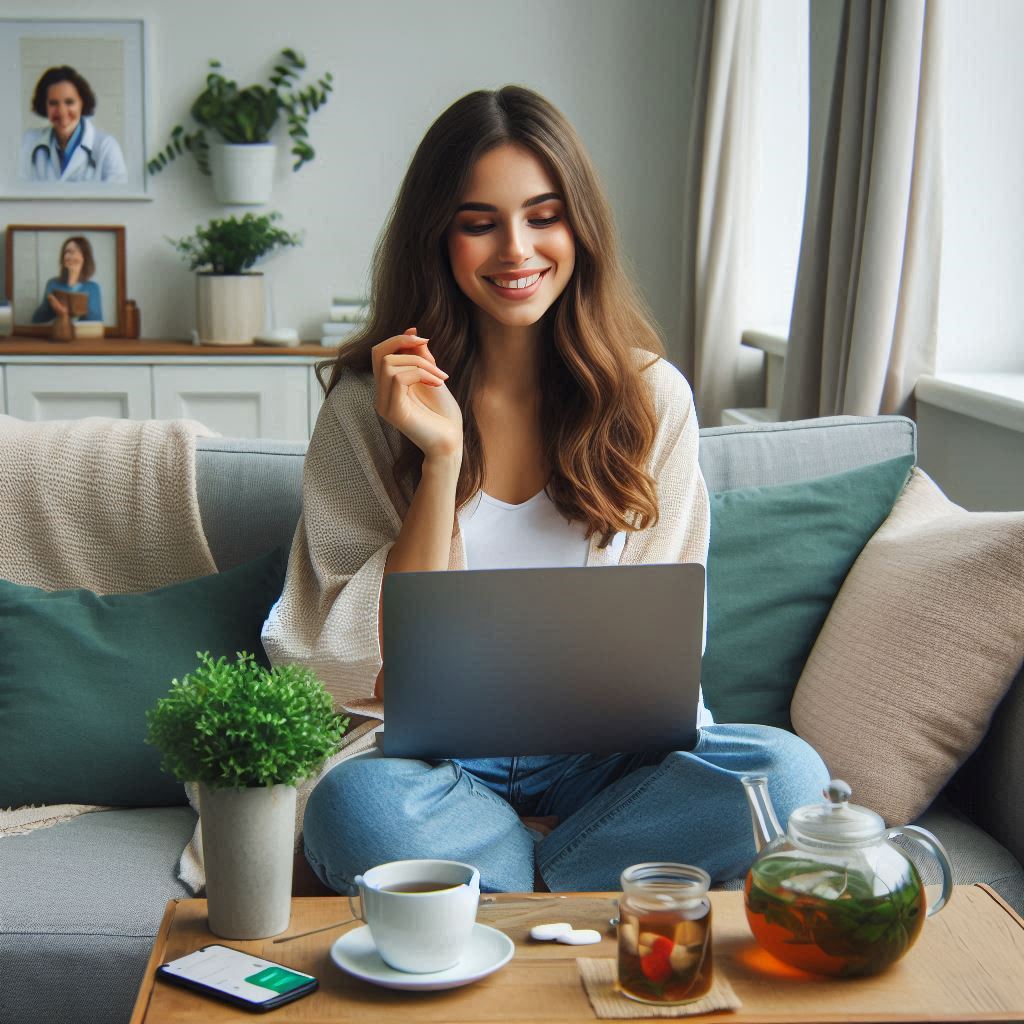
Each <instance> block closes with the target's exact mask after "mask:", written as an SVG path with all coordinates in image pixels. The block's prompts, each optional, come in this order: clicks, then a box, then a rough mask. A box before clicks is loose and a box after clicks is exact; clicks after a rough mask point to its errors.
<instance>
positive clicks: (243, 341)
mask: <svg viewBox="0 0 1024 1024" xmlns="http://www.w3.org/2000/svg"><path fill="white" fill-rule="evenodd" d="M280 217H281V215H280V214H278V213H263V214H260V215H258V216H257V215H256V214H252V213H247V214H246V215H245V216H244V217H241V218H238V217H225V218H223V219H220V220H211V221H210V223H209V224H207V225H206V227H203V226H201V225H197V227H196V232H195V234H194V235H188V236H186V237H185V238H178V239H174V238H168V239H167V240H168V241H169V242H170V243H171V245H173V246H174V248H175V249H176V250H177V251H178V254H179V255H180V256H181V257H182V259H184V260H185V262H186V263H187V264H188V267H189V270H195V271H198V274H197V277H196V281H197V286H196V287H197V292H198V296H197V300H196V320H197V323H196V329H197V332H198V334H199V339H200V341H202V342H203V344H207V345H251V344H252V342H253V340H254V338H256V337H257V336H258V335H259V334H261V333H262V332H263V328H264V322H263V321H264V310H265V306H264V299H263V275H262V274H261V273H259V272H258V271H257V272H254V271H252V269H251V268H252V267H253V266H254V265H255V264H256V263H258V262H259V261H260V260H262V259H265V258H266V257H267V256H269V255H270V254H271V253H273V252H275V251H276V250H278V249H286V248H288V247H290V246H293V245H298V244H299V237H298V235H293V234H290V233H289V232H287V231H284V230H282V229H281V228H279V227H276V226H275V222H276V221H278V220H280Z"/></svg>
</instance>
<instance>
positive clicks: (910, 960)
mask: <svg viewBox="0 0 1024 1024" xmlns="http://www.w3.org/2000/svg"><path fill="white" fill-rule="evenodd" d="M711 897H712V907H713V942H714V947H713V948H714V956H715V970H716V972H719V971H721V972H723V973H724V974H725V975H726V976H727V977H728V978H729V980H730V982H731V983H732V986H733V988H734V989H735V991H736V994H737V995H738V996H739V997H740V999H741V1000H742V1001H743V1006H742V1008H741V1009H739V1010H738V1011H736V1012H734V1013H720V1014H713V1015H710V1016H711V1017H713V1019H715V1020H716V1021H719V1020H720V1021H724V1022H728V1024H783V1022H787V1024H790V1022H804V1021H807V1022H811V1021H820V1022H825V1024H838V1022H844V1024H846V1022H859V1021H865V1022H868V1021H870V1022H881V1021H901V1022H902V1021H981V1020H1003V1021H1005V1020H1022V1019H1024V920H1022V919H1021V918H1020V917H1019V916H1018V915H1017V914H1015V913H1014V911H1013V910H1012V909H1011V908H1010V907H1009V906H1008V905H1007V904H1006V903H1005V902H1004V901H1003V900H1002V899H1000V897H999V896H998V895H997V894H996V893H994V892H993V891H992V890H991V889H989V888H988V887H987V886H981V885H977V886H958V887H957V888H956V890H955V892H954V895H953V898H952V899H951V900H950V902H949V905H948V906H947V907H946V908H945V909H944V910H943V911H942V912H941V913H940V914H938V915H936V916H935V917H934V918H932V919H931V920H929V921H927V922H926V923H925V927H924V930H923V932H922V934H921V937H920V938H919V939H918V941H917V943H916V945H915V946H914V948H913V949H911V951H910V952H909V953H908V954H907V955H906V956H905V957H904V958H903V959H902V960H900V961H899V962H898V963H896V964H895V965H894V966H893V967H892V968H890V969H889V970H888V971H886V972H885V973H883V974H881V975H879V976H877V977H875V978H857V979H846V980H834V979H828V978H818V977H814V976H812V975H808V974H804V973H803V972H801V971H798V970H796V969H795V968H790V967H787V966H785V965H784V964H781V963H780V962H778V961H777V960H775V959H774V958H772V957H771V956H769V954H767V953H765V952H763V951H762V950H761V949H760V948H759V947H758V946H757V945H756V944H755V942H754V940H753V938H752V936H751V934H750V930H749V928H748V927H747V923H746V918H745V915H744V911H743V898H742V893H739V892H713V893H712V894H711ZM617 898H618V894H617V893H573V894H568V895H558V894H551V895H547V894H540V893H535V894H517V893H508V894H502V895H500V896H488V895H485V896H483V897H482V898H481V904H480V912H479V914H478V918H477V919H478V920H479V921H481V922H482V923H484V924H488V925H491V926H493V927H495V928H499V929H501V930H502V931H504V932H505V933H506V934H508V935H509V936H510V937H511V938H512V939H513V940H514V942H515V945H516V952H515V956H514V958H513V959H512V960H511V961H510V962H509V963H508V964H506V965H505V967H503V968H502V969H501V970H499V971H497V972H496V973H495V974H492V975H490V976H489V977H487V978H484V979H482V980H481V981H478V982H476V983H475V984H472V985H468V986H466V987H464V988H457V989H450V990H448V991H442V992H396V991H392V990H389V989H383V988H378V987H376V986H374V985H371V984H368V983H366V982H363V981H360V980H358V979H356V978H353V977H350V976H349V975H347V974H345V973H344V972H343V971H341V970H340V969H339V968H337V967H336V966H335V965H334V963H333V962H332V960H331V958H330V949H331V945H332V944H333V943H334V941H335V940H336V939H337V938H338V936H339V935H342V934H344V933H345V932H346V931H349V930H350V929H352V928H355V927H358V924H357V923H351V924H347V925H343V926H336V927H329V928H328V929H327V930H325V931H319V932H316V933H314V934H310V935H303V937H301V938H296V939H294V940H293V941H285V942H281V941H275V939H273V938H271V939H259V940H256V941H253V942H236V941H227V942H226V943H225V944H226V945H231V946H237V947H238V948H239V949H244V950H246V951H248V952H250V953H253V954H255V955H257V956H260V957H263V958H265V959H267V960H274V961H277V962H279V963H283V964H284V965H286V966H288V967H294V968H295V969H296V970H299V971H304V972H306V973H308V974H313V975H315V976H316V977H317V978H318V979H319V981H320V989H319V991H317V992H315V993H313V994H312V995H310V996H306V997H304V998H302V999H299V1000H296V1001H295V1002H294V1003H289V1004H287V1005H285V1006H283V1007H281V1008H280V1009H277V1010H274V1011H272V1013H273V1017H272V1019H273V1021H274V1022H275V1024H293V1022H294V1024H298V1022H306V1024H309V1022H322V1024H328V1022H331V1024H341V1022H347V1021H353V1022H355V1021H358V1022H360V1024H372V1022H376V1021H389V1022H392V1024H395V1022H399V1021H401V1022H409V1021H429V1022H434V1024H439V1022H445V1024H470V1022H488V1024H490V1022H499V1021H500V1022H502V1024H528V1022H529V1024H537V1022H543V1021H558V1022H562V1024H568V1022H572V1021H590V1020H595V1019H596V1017H595V1015H594V1012H593V1010H592V1009H591V1006H590V1002H589V1000H588V999H587V995H586V992H585V990H584V988H583V984H582V982H581V980H580V976H579V972H578V969H577V967H576V963H575V961H576V958H577V957H595V956H596V957H614V956H615V952H616V947H615V930H614V928H611V927H610V926H609V923H608V921H609V918H610V917H612V916H614V914H615V912H616V905H617V903H616V901H617ZM348 917H349V911H348V902H347V901H346V900H344V899H342V898H340V897H308V898H302V897H297V898H295V899H294V900H293V910H292V919H291V924H290V927H289V929H288V930H287V931H286V932H284V933H283V935H281V936H277V937H276V938H277V939H278V940H280V939H282V938H284V939H287V937H288V936H289V935H295V934H299V933H304V932H307V931H309V930H311V929H315V928H323V927H324V926H334V925H336V923H337V922H340V921H344V920H345V919H347V918H348ZM546 921H570V922H571V923H572V924H573V925H574V926H575V927H577V928H596V929H598V930H599V931H601V933H602V934H603V935H604V938H603V939H602V941H601V942H600V943H599V944H598V945H594V946H564V945H559V944H558V943H550V942H543V943H542V942H534V941H532V940H531V939H530V938H529V930H530V928H531V927H532V926H533V925H534V924H538V923H541V922H546ZM216 941H222V940H218V939H216V937H215V936H213V935H211V933H210V932H209V931H208V930H207V928H206V901H205V900H174V901H171V902H170V903H169V904H168V905H167V911H166V913H165V915H164V920H163V923H162V924H161V927H160V931H159V933H158V934H157V937H156V940H155V944H154V948H153V953H152V956H151V957H150V961H149V964H148V966H147V968H146V975H145V978H144V979H143V982H142V986H141V988H140V991H139V997H138V1000H137V1002H136V1005H135V1012H134V1013H133V1015H132V1019H131V1024H170V1022H172V1021H173V1022H174V1024H200V1022H202V1024H223V1022H227V1021H236V1022H241V1021H248V1022H251V1021H252V1019H253V1017H252V1014H251V1013H250V1012H249V1011H246V1010H242V1009H235V1008H233V1007H231V1006H229V1005H228V1004H226V1003H221V1002H217V1001H214V1000H212V999H209V998H207V997H205V996H201V995H197V994H195V993H193V992H189V991H187V990H184V989H181V988H177V987H174V986H172V985H168V984H166V983H164V982H158V981H155V980H154V971H155V970H156V968H157V966H158V965H159V964H161V963H163V962H166V961H167V960H173V959H175V958H177V957H179V956H183V955H184V954H186V953H189V952H192V951H193V950H195V949H198V948H199V947H200V946H202V945H205V944H207V943H210V942H216ZM647 1019H651V1018H647Z"/></svg>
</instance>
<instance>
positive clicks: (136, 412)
mask: <svg viewBox="0 0 1024 1024" xmlns="http://www.w3.org/2000/svg"><path fill="white" fill-rule="evenodd" d="M6 373H7V411H8V413H9V414H10V415H11V416H17V417H18V419H21V420H77V419H82V418H84V417H86V416H110V417H112V418H114V419H119V420H125V419H128V420H148V419H150V418H151V417H152V415H153V400H152V395H151V392H150V371H149V367H148V366H122V365H114V366H101V365H98V364H93V365H88V366H67V365H62V364H59V363H19V364H9V365H8V366H7V368H6Z"/></svg>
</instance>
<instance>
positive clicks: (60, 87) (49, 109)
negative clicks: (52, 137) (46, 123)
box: [46, 82, 82, 139]
mask: <svg viewBox="0 0 1024 1024" xmlns="http://www.w3.org/2000/svg"><path fill="white" fill-rule="evenodd" d="M46 116H47V117H48V118H49V119H50V124H52V125H53V127H54V130H55V131H56V132H57V134H58V135H59V136H60V137H61V138H64V139H66V138H67V137H68V136H69V135H70V134H71V133H72V132H73V131H74V130H75V128H76V127H77V126H78V122H79V121H80V120H81V119H82V97H81V96H79V95H78V90H77V89H76V88H75V87H74V86H73V85H72V84H71V83H70V82H54V84H53V85H51V86H50V87H49V88H48V89H47V90H46Z"/></svg>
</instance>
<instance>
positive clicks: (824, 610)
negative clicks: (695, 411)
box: [701, 455, 913, 729]
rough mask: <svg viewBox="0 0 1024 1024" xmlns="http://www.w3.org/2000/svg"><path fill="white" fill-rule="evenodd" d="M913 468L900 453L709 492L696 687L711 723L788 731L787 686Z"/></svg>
mask: <svg viewBox="0 0 1024 1024" xmlns="http://www.w3.org/2000/svg"><path fill="white" fill-rule="evenodd" d="M912 464H913V457H912V456H910V455H905V456H902V457H899V458H895V459H888V460H886V461H884V462H880V463H876V464H874V465H870V466H864V467H862V468H859V469H853V470H849V471H848V472H845V473H837V474H834V475H832V476H825V477H818V478H817V479H814V480H805V481H803V482H800V483H791V484H781V485H779V486H776V487H746V488H740V489H737V490H730V491H722V492H720V493H717V494H712V496H711V547H710V551H709V553H708V641H707V650H706V651H705V654H704V660H703V664H702V666H701V684H702V686H703V688H704V700H705V702H706V703H707V705H708V707H709V708H710V710H711V712H712V714H713V715H714V716H715V721H717V722H757V723H760V724H762V725H774V726H779V727H781V728H786V729H788V728H790V720H789V703H790V699H791V697H792V694H793V688H794V687H795V686H796V683H797V680H798V679H799V678H800V672H801V670H802V669H803V666H804V662H805V661H806V659H807V655H808V653H809V652H810V650H811V647H812V645H813V644H814V639H815V637H816V636H817V635H818V630H819V629H820V628H821V624H822V623H823V622H824V621H825V617H826V616H827V615H828V610H829V608H830V607H831V605H832V601H833V599H834V598H835V596H836V594H837V593H838V591H839V587H840V586H841V585H842V582H843V579H844V578H845V576H846V573H847V572H848V571H849V568H850V566H851V565H853V562H854V560H855V559H856V557H857V555H858V554H859V553H860V551H861V548H863V547H864V545H865V544H866V543H867V540H868V538H869V537H870V536H871V534H872V533H874V531H875V530H876V529H877V528H878V526H879V524H880V523H881V522H882V521H883V520H884V519H885V517H886V516H887V515H888V514H889V510H890V509H891V508H892V505H893V502H894V501H895V500H896V497H897V495H898V494H899V493H900V491H901V490H902V489H903V486H904V484H905V482H906V479H907V475H908V474H909V472H910V468H911V466H912Z"/></svg>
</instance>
